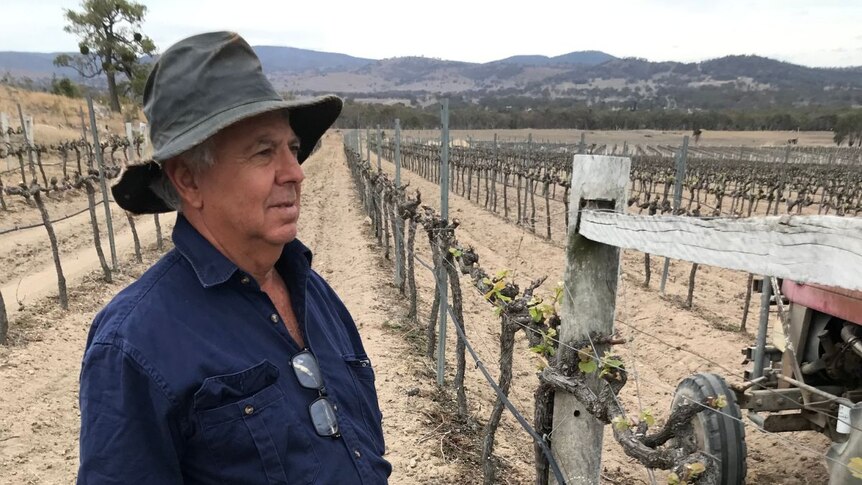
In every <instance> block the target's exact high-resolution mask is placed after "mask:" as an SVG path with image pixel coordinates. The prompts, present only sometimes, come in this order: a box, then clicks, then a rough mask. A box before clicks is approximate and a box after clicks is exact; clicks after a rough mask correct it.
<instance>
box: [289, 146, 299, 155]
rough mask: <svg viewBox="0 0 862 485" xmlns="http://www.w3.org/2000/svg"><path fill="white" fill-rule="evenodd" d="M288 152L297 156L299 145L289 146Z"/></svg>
mask: <svg viewBox="0 0 862 485" xmlns="http://www.w3.org/2000/svg"><path fill="white" fill-rule="evenodd" d="M290 151H291V152H292V153H293V154H294V155H296V154H298V153H299V145H294V146H291V147H290Z"/></svg>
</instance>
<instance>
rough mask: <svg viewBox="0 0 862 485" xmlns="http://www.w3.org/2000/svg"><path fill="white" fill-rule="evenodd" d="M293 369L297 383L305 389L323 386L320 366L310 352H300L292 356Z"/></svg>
mask: <svg viewBox="0 0 862 485" xmlns="http://www.w3.org/2000/svg"><path fill="white" fill-rule="evenodd" d="M292 362H293V370H294V372H296V378H297V379H299V384H300V385H301V386H302V387H304V388H306V389H320V388H321V387H323V378H322V377H321V375H320V367H318V365H317V359H315V358H314V356H313V355H311V352H300V353H298V354H296V355H294V356H293V359H292Z"/></svg>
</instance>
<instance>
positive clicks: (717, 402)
mask: <svg viewBox="0 0 862 485" xmlns="http://www.w3.org/2000/svg"><path fill="white" fill-rule="evenodd" d="M709 405H710V406H712V407H713V408H715V409H722V408H724V407H725V406H727V397H726V396H718V397H714V398H712V399H711V400H710V403H709Z"/></svg>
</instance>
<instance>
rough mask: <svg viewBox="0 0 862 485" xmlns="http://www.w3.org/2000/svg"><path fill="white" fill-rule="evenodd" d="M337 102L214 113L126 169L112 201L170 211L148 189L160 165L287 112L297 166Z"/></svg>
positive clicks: (257, 104) (144, 210) (259, 105)
mask: <svg viewBox="0 0 862 485" xmlns="http://www.w3.org/2000/svg"><path fill="white" fill-rule="evenodd" d="M342 104H343V103H342V101H341V98H339V97H338V96H331V95H330V96H321V97H319V98H315V99H312V100H307V101H281V100H271V99H266V100H258V101H252V102H249V103H246V104H242V105H240V106H235V107H233V108H231V109H228V110H225V111H222V112H221V113H217V114H216V115H214V116H211V117H210V118H208V119H206V120H204V121H203V122H201V123H199V124H198V125H196V126H194V127H192V128H191V129H190V130H188V131H186V132H185V133H183V134H181V135H180V136H177V137H176V138H174V139H173V140H171V141H170V142H169V143H167V144H165V145H164V146H163V147H161V148H160V149H159V150H157V151H156V152H155V153H153V160H152V161H149V162H147V163H144V164H140V165H132V166H129V167H127V168H126V170H124V171H123V173H122V174H121V176H120V180H119V181H118V182H117V183H116V184H115V185H114V186H113V187H111V192H112V193H113V194H114V200H115V201H116V202H117V204H118V205H119V206H120V207H122V208H123V209H124V210H127V211H129V212H131V213H133V214H157V213H163V212H171V211H172V210H173V209H171V208H170V207H168V205H167V204H166V203H165V202H164V201H163V200H162V199H161V198H159V197H158V196H157V195H156V194H155V193H154V192H153V191H152V190H151V189H150V186H151V184H152V183H153V182H154V181H156V180H157V179H159V178H160V177H161V176H162V166H161V164H162V162H164V161H166V160H169V159H171V158H174V157H176V156H177V155H180V154H182V153H184V152H185V151H187V150H189V149H191V148H193V147H195V146H197V145H199V144H200V143H203V142H204V141H205V140H207V139H208V138H210V137H211V136H213V135H215V134H216V133H218V132H219V131H221V130H223V129H225V128H227V127H228V126H231V125H233V124H235V123H237V122H239V121H242V120H244V119H247V118H252V117H254V116H257V115H260V114H264V113H268V112H272V111H280V110H287V111H288V118H289V120H290V127H291V129H293V132H294V133H296V136H297V137H298V138H299V139H300V150H299V153H298V156H297V158H298V160H299V163H303V162H304V161H305V160H306V159H307V158H308V157H309V156H310V155H311V153H312V152H313V151H314V148H315V146H316V145H317V142H318V141H320V138H321V137H323V134H324V133H326V130H328V129H329V127H330V126H332V124H333V123H335V120H336V119H337V118H338V115H339V114H341V108H342Z"/></svg>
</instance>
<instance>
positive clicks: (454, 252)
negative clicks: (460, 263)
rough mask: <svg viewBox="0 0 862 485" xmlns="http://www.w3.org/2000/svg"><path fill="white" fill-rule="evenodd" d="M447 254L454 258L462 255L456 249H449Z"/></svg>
mask: <svg viewBox="0 0 862 485" xmlns="http://www.w3.org/2000/svg"><path fill="white" fill-rule="evenodd" d="M449 254H451V255H452V256H455V257H456V258H460V257H461V255H463V254H464V253H462V252H461V250H460V249H458V248H449Z"/></svg>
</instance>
